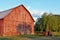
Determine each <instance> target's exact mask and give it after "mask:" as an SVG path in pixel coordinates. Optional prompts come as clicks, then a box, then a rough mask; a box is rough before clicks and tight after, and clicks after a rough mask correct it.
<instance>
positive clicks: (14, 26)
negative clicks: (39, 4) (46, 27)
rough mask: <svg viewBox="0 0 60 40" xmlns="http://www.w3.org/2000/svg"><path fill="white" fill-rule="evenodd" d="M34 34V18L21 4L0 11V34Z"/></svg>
mask: <svg viewBox="0 0 60 40" xmlns="http://www.w3.org/2000/svg"><path fill="white" fill-rule="evenodd" d="M20 34H34V19H33V18H32V16H31V14H30V12H29V11H28V10H27V9H26V8H25V7H24V6H23V5H20V6H17V7H15V8H12V9H9V10H6V11H3V12H0V35H1V36H12V35H20Z"/></svg>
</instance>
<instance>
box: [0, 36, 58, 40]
mask: <svg viewBox="0 0 60 40" xmlns="http://www.w3.org/2000/svg"><path fill="white" fill-rule="evenodd" d="M54 38H56V37H51V36H47V37H46V36H45V37H44V36H41V35H17V36H0V40H47V39H48V40H52V39H54ZM56 39H57V38H56Z"/></svg>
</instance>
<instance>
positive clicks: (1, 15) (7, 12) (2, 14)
mask: <svg viewBox="0 0 60 40" xmlns="http://www.w3.org/2000/svg"><path fill="white" fill-rule="evenodd" d="M19 6H23V7H24V5H19ZM19 6H17V7H19ZM15 8H16V7H14V8H11V9H9V10H5V11H2V12H0V19H3V18H4V17H5V16H7V15H8V14H9V13H10V12H11V11H12V10H13V9H15ZM24 8H25V7H24ZM25 9H26V8H25ZM26 11H27V12H28V13H29V15H30V16H31V14H30V12H29V11H28V10H27V9H26ZM31 18H32V20H33V21H34V19H33V17H32V16H31Z"/></svg>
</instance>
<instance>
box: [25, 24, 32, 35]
mask: <svg viewBox="0 0 60 40" xmlns="http://www.w3.org/2000/svg"><path fill="white" fill-rule="evenodd" d="M30 30H31V28H30V25H28V24H25V27H24V34H30V33H31V31H30Z"/></svg>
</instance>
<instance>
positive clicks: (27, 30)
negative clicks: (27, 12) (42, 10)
mask: <svg viewBox="0 0 60 40" xmlns="http://www.w3.org/2000/svg"><path fill="white" fill-rule="evenodd" d="M31 31H32V30H31V27H30V25H29V24H27V23H23V24H21V23H20V24H18V26H17V33H18V34H31Z"/></svg>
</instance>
